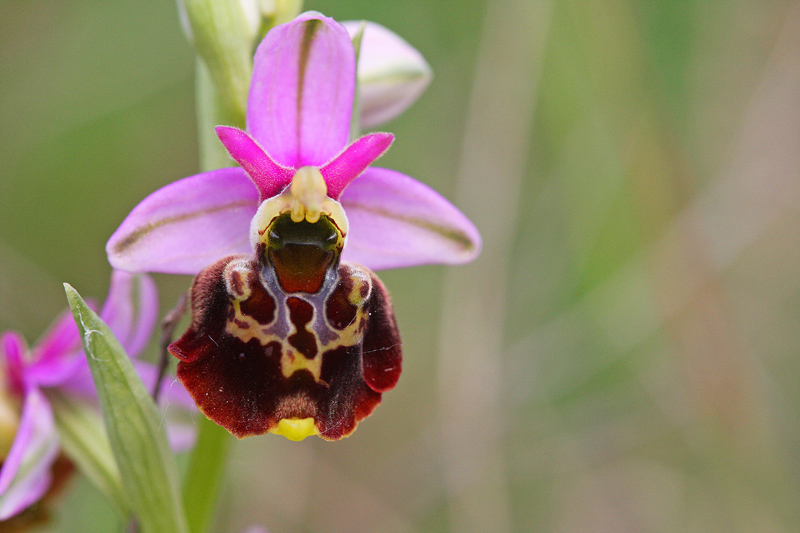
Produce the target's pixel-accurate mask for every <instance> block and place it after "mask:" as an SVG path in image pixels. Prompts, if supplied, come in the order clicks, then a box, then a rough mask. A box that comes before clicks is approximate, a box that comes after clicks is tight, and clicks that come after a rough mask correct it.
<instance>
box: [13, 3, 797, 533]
mask: <svg viewBox="0 0 800 533" xmlns="http://www.w3.org/2000/svg"><path fill="white" fill-rule="evenodd" d="M305 5H306V8H308V9H316V10H319V11H322V12H323V13H325V14H326V15H329V16H333V17H335V18H337V19H340V20H347V19H356V18H363V19H369V20H373V21H376V22H380V23H382V24H384V25H385V26H387V27H389V28H391V29H393V30H394V31H396V32H397V33H399V34H400V35H402V36H403V37H404V38H405V39H406V40H408V41H409V42H410V43H412V44H413V45H414V46H416V47H417V48H418V49H419V50H420V51H421V52H422V53H423V54H424V55H425V57H426V58H427V60H428V61H429V63H430V64H431V66H432V67H433V70H434V73H435V79H434V82H433V84H432V85H431V87H430V88H429V90H428V91H427V93H426V94H425V95H424V96H423V97H422V98H421V100H420V101H419V102H418V103H417V104H416V105H415V106H414V107H412V108H411V109H410V110H409V111H408V112H406V113H405V114H404V115H403V116H402V117H400V118H398V119H396V120H394V121H393V122H392V123H390V124H388V125H386V129H388V130H390V131H393V132H394V133H395V134H396V136H397V140H396V142H395V144H394V146H393V147H392V149H391V150H390V152H389V153H388V154H387V155H386V156H385V157H384V158H383V159H382V160H381V166H386V167H390V168H395V169H398V170H401V171H403V172H406V173H408V174H410V175H412V176H415V177H417V178H418V179H420V180H422V181H424V182H426V183H428V184H430V185H432V186H433V187H434V188H436V189H437V190H439V191H441V192H442V193H443V194H445V195H446V196H447V197H448V198H450V199H452V200H453V201H454V202H455V203H456V204H457V205H458V206H459V207H460V208H462V209H463V210H464V211H465V212H466V213H467V214H468V215H469V216H470V217H471V218H472V219H473V220H474V221H475V222H476V224H477V225H478V227H479V229H480V230H481V232H482V234H483V236H484V239H485V246H484V253H483V255H482V256H481V258H480V259H479V260H478V261H476V262H475V263H474V264H471V265H469V266H464V267H422V268H413V269H407V270H400V271H389V272H385V273H383V274H382V278H383V280H384V281H385V282H386V284H387V286H388V287H389V288H390V290H391V291H392V294H393V296H394V302H395V309H396V313H397V316H398V319H399V322H400V325H401V331H402V333H403V338H404V352H405V365H404V367H405V368H404V374H403V377H402V379H401V380H400V383H399V385H398V387H397V389H396V390H395V391H393V392H391V393H389V394H387V395H386V396H385V398H384V403H383V405H382V406H381V407H380V408H379V409H378V410H377V411H376V413H375V414H374V416H373V417H371V418H370V419H369V420H367V421H365V422H363V423H362V424H361V425H360V427H359V429H358V431H357V432H356V433H354V434H353V436H351V437H350V438H348V439H346V440H344V441H341V442H338V443H327V442H323V441H321V440H319V439H307V440H306V441H303V442H301V443H293V442H289V441H286V440H284V439H282V438H280V437H275V436H265V437H254V438H250V439H246V440H245V441H242V442H239V443H235V444H234V446H233V447H232V450H233V452H232V456H231V461H230V469H229V474H228V478H227V482H226V484H225V487H224V493H223V497H222V501H221V507H220V512H219V515H218V520H217V530H218V531H232V532H236V531H241V530H243V529H244V528H246V527H248V526H250V525H253V524H263V525H266V526H267V527H268V528H269V529H270V531H273V532H279V531H300V532H305V531H308V532H323V531H324V532H352V531H420V532H423V531H497V532H502V531H570V532H587V531H592V532H595V531H598V532H603V531H608V532H620V531H631V532H640V531H641V532H649V531H656V532H657V531H720V532H723V531H724V532H730V531H743V532H745V531H746V532H752V531H759V532H762V531H763V532H780V531H797V530H798V529H800V487H799V486H798V479H799V478H800V476H799V475H800V416H798V415H800V386H798V381H800V380H798V371H800V358H798V352H800V327H798V324H800V275H798V274H800V246H798V245H800V3H798V2H789V1H783V0H686V1H674V0H654V1H648V2H636V1H632V0H628V1H626V0H606V1H600V0H586V1H579V0H554V1H552V2H547V1H540V0H529V1H520V0H516V1H515V0H512V1H479V0H463V1H461V2H448V1H445V0H408V1H403V2H374V1H367V0H358V1H355V0H351V1H348V2H344V1H341V0H318V1H308V2H306V4H305ZM0 28H2V32H0V330H5V329H10V328H13V329H18V330H20V331H22V332H23V334H24V335H25V336H26V338H27V339H28V340H29V341H31V342H32V341H34V340H35V339H36V338H37V337H38V335H39V334H40V333H41V332H42V331H43V329H44V328H45V327H46V326H47V325H48V324H49V322H50V321H51V320H52V318H53V317H54V316H55V315H56V313H58V312H59V311H60V310H61V309H63V308H64V307H65V299H64V293H63V290H62V288H61V282H63V281H68V282H69V283H71V284H72V285H73V286H75V287H76V288H77V289H78V290H79V291H80V292H81V293H82V294H83V295H85V296H89V295H93V296H95V297H96V298H98V299H102V298H103V296H104V294H105V291H106V289H107V285H108V275H109V272H110V270H109V266H108V264H107V262H106V257H105V251H104V245H105V242H106V240H107V238H108V237H109V236H110V234H111V233H112V232H113V230H114V229H115V228H116V227H117V225H118V224H119V222H120V221H121V220H122V219H123V217H124V216H125V215H126V214H127V212H128V211H129V210H130V209H131V208H132V207H133V206H134V205H136V204H137V203H138V202H139V200H141V199H142V198H143V197H144V196H146V195H147V194H148V193H150V192H152V191H153V190H155V189H156V188H158V187H160V186H162V185H164V184H167V183H169V182H171V181H174V180H176V179H179V178H182V177H184V176H187V175H190V174H193V173H195V172H196V171H197V159H198V157H197V147H196V139H197V132H196V127H195V117H194V100H193V79H194V78H193V65H194V59H193V52H192V50H191V49H190V47H189V45H188V44H187V42H186V40H185V38H184V36H183V33H182V31H181V28H180V24H179V21H178V15H177V9H176V6H175V4H174V3H173V2H172V1H170V0H115V1H114V2H107V1H99V0H94V1H91V0H85V1H80V0H51V1H47V0H36V1H34V0H7V1H4V2H2V3H0ZM157 281H158V283H159V286H160V288H161V289H162V295H163V304H162V307H163V308H164V309H165V310H166V309H167V308H169V307H171V305H172V303H173V302H174V300H175V298H176V296H177V295H178V293H179V292H181V291H182V290H183V289H185V288H186V287H187V286H188V283H189V281H190V280H189V278H186V277H176V276H157ZM153 351H154V350H152V349H151V352H153ZM52 516H53V519H52V522H51V523H50V524H49V525H47V526H45V527H44V529H43V531H114V530H120V531H121V530H123V529H124V527H125V525H124V524H123V523H122V522H120V521H119V519H118V518H116V517H115V516H114V515H113V514H112V513H111V512H110V511H109V510H108V509H107V504H106V502H105V500H104V499H103V497H102V496H101V495H100V494H99V493H97V492H96V491H95V490H94V489H93V488H92V487H91V486H90V485H89V484H88V483H87V482H86V481H85V480H82V479H76V480H74V481H73V482H72V484H71V485H70V487H69V488H68V490H67V491H66V492H65V493H64V495H63V496H62V497H61V498H60V500H59V501H58V503H57V505H56V506H55V508H54V509H53V512H52Z"/></svg>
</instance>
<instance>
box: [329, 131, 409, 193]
mask: <svg viewBox="0 0 800 533" xmlns="http://www.w3.org/2000/svg"><path fill="white" fill-rule="evenodd" d="M392 141H394V135H392V134H391V133H371V134H369V135H364V136H363V137H361V138H360V139H357V140H355V141H353V143H352V144H351V145H350V146H348V147H347V148H345V149H344V151H342V153H341V154H339V155H338V156H336V157H335V158H334V159H333V161H331V162H329V163H327V164H326V165H325V166H324V167H322V168H321V169H320V172H322V175H323V176H324V177H325V183H326V184H327V186H328V196H330V197H331V198H333V199H334V200H338V199H339V195H340V194H342V191H343V190H344V188H345V187H347V185H348V184H349V183H350V182H351V181H353V180H354V179H356V178H357V177H358V176H360V175H361V173H362V172H364V170H366V168H367V167H368V166H370V165H371V164H372V163H373V161H375V160H376V159H378V158H379V157H380V156H382V155H383V154H384V153H385V152H386V150H388V149H389V146H391V144H392Z"/></svg>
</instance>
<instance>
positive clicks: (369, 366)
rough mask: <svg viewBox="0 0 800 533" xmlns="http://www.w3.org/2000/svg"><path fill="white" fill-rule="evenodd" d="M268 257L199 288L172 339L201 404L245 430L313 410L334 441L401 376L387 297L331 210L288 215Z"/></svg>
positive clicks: (219, 270) (221, 266)
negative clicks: (304, 216) (354, 258)
mask: <svg viewBox="0 0 800 533" xmlns="http://www.w3.org/2000/svg"><path fill="white" fill-rule="evenodd" d="M269 231H270V232H271V233H270V238H269V245H268V246H266V247H262V249H261V250H259V254H258V255H259V256H258V257H248V256H242V255H237V256H230V257H227V258H225V259H222V260H220V261H218V262H217V263H215V264H213V265H211V266H209V267H207V268H206V269H204V270H203V271H202V272H201V273H200V274H198V276H197V277H196V278H195V281H194V284H193V286H192V322H191V325H190V326H189V329H188V330H187V331H186V333H185V334H184V335H183V336H182V337H181V338H180V339H179V340H177V341H176V342H174V343H172V344H171V345H170V347H169V350H170V352H171V353H172V354H173V355H175V356H176V357H178V358H179V359H180V360H181V361H180V362H179V363H178V378H179V379H180V380H181V382H182V383H183V384H184V386H185V387H186V389H187V391H189V394H191V395H192V397H193V398H194V400H195V402H196V403H197V406H198V407H199V408H200V410H201V411H202V412H203V413H204V414H205V415H206V416H207V417H208V418H210V419H211V420H213V421H214V422H216V423H217V424H219V425H221V426H223V427H225V428H226V429H227V430H228V431H230V432H231V433H232V434H233V435H235V436H236V437H239V438H243V437H246V436H249V435H260V434H263V433H266V432H269V431H276V428H277V426H278V423H279V422H280V421H281V420H298V419H300V420H302V419H308V418H313V422H314V428H315V430H316V432H317V433H318V434H319V435H320V436H321V437H322V438H324V439H327V440H336V439H340V438H342V437H346V436H347V435H349V434H350V433H352V432H353V430H354V429H355V428H356V425H357V424H358V422H359V421H360V420H362V419H364V418H365V417H367V416H368V415H369V414H370V413H372V411H373V409H374V408H375V407H376V406H377V405H378V404H379V403H380V401H381V393H383V392H385V391H388V390H391V389H392V388H393V387H394V386H395V384H396V383H397V380H398V378H399V377H400V369H401V344H400V336H399V333H398V330H397V325H396V323H395V318H394V313H393V311H392V306H391V302H390V300H389V295H388V293H387V292H386V289H385V288H384V286H383V284H382V283H381V282H380V280H379V279H378V278H377V277H376V276H375V274H374V273H372V272H371V271H369V270H368V269H366V268H364V267H362V266H358V265H354V264H349V263H342V264H341V265H340V264H339V255H340V252H341V244H342V242H341V241H342V239H341V238H337V237H340V234H339V233H338V230H336V228H335V225H334V224H333V223H332V222H330V221H329V220H328V219H327V217H324V216H323V217H322V218H321V219H320V221H319V222H317V223H314V224H311V223H308V222H305V221H303V222H302V223H294V222H291V221H290V220H289V219H288V215H281V216H280V217H278V218H277V219H276V220H275V221H274V222H273V223H272V224H271V226H270V229H269Z"/></svg>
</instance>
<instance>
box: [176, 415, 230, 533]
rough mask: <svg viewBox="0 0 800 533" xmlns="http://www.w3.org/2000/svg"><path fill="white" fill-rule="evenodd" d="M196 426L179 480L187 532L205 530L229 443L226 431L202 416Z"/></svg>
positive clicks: (212, 513) (211, 519) (212, 508)
mask: <svg viewBox="0 0 800 533" xmlns="http://www.w3.org/2000/svg"><path fill="white" fill-rule="evenodd" d="M198 425H199V426H200V434H199V435H198V437H197V446H196V447H195V449H194V451H193V452H192V456H191V458H190V460H189V469H188V471H187V472H186V477H185V478H184V481H183V508H184V510H185V511H186V520H187V522H188V523H189V531H190V532H191V533H204V532H206V531H209V526H210V525H211V523H212V521H213V519H214V514H215V511H216V508H217V505H216V503H217V496H218V495H219V492H220V487H221V484H222V483H221V482H222V479H223V477H224V475H225V463H226V458H227V455H228V446H229V445H230V442H231V436H230V434H228V432H227V431H226V430H225V429H224V428H222V427H220V426H218V425H216V424H215V423H214V422H211V421H210V420H208V419H207V418H206V417H204V416H200V417H199V419H198Z"/></svg>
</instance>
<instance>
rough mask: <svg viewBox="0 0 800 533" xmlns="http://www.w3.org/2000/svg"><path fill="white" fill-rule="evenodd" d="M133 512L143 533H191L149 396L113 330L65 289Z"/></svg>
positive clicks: (165, 445) (74, 292)
mask: <svg viewBox="0 0 800 533" xmlns="http://www.w3.org/2000/svg"><path fill="white" fill-rule="evenodd" d="M64 288H65V290H66V292H67V300H68V301H69V305H70V308H71V309H72V315H73V317H74V318H75V323H76V324H77V326H78V330H79V331H80V333H81V338H82V339H83V347H84V350H85V351H86V356H87V357H86V358H87V360H88V361H89V367H90V368H91V370H92V377H93V378H94V383H95V386H96V387H97V394H98V397H99V398H100V405H101V407H102V408H103V418H104V420H105V424H106V432H107V433H108V438H109V441H110V443H111V448H112V450H113V451H114V457H115V459H116V461H117V466H118V467H119V471H120V474H121V475H122V485H123V487H124V489H125V494H126V496H127V498H128V502H129V504H130V508H131V510H132V511H133V512H134V514H135V515H136V519H137V520H138V523H139V525H140V526H141V530H142V531H143V532H145V533H160V532H165V533H182V532H186V531H187V527H186V519H185V517H184V515H183V508H182V506H181V500H180V495H179V491H178V479H177V471H176V465H175V458H174V456H173V455H172V452H171V451H170V449H169V446H168V444H167V439H166V432H165V431H164V430H163V429H162V428H160V422H159V415H158V412H157V410H156V407H155V405H154V404H153V402H152V400H151V399H150V396H149V395H148V394H147V391H146V390H145V388H144V385H143V384H142V381H141V380H140V379H139V376H138V375H137V374H136V371H135V370H134V369H133V365H132V364H131V361H130V359H129V358H128V356H127V354H126V353H125V350H123V349H122V347H121V346H120V345H119V342H117V339H116V338H114V335H113V333H111V330H109V329H108V326H106V325H105V323H103V321H102V320H101V319H100V317H98V316H97V315H96V314H95V313H94V312H93V311H92V310H91V309H89V307H88V306H87V305H86V302H84V301H83V299H82V298H81V297H80V295H79V294H78V293H77V292H76V291H75V289H73V288H72V287H71V286H70V285H69V284H66V283H65V284H64Z"/></svg>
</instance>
